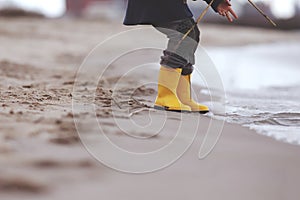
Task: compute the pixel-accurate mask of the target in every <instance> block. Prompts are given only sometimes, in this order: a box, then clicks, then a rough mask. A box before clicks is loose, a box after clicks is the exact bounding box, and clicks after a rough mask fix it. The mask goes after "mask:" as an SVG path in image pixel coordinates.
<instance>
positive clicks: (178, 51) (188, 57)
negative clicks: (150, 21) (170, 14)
mask: <svg viewBox="0 0 300 200" xmlns="http://www.w3.org/2000/svg"><path fill="white" fill-rule="evenodd" d="M194 24H195V21H194V19H192V18H187V19H184V20H178V21H174V22H171V23H169V24H164V25H157V26H155V28H156V29H157V30H159V31H160V32H162V33H164V34H165V35H166V36H167V37H168V38H169V41H168V47H167V49H166V50H165V51H164V52H163V56H162V57H161V64H162V65H163V66H167V67H170V68H182V69H183V73H184V74H191V73H192V71H193V67H192V66H193V65H194V64H195V56H194V54H195V51H196V49H197V46H198V43H199V40H200V39H199V38H200V31H199V29H198V27H197V26H194ZM193 26H194V29H193V30H192V31H191V33H190V34H189V35H188V37H187V38H186V39H185V40H183V41H181V39H182V37H183V36H184V35H185V34H186V33H187V32H188V31H189V30H190V29H191V28H192V27H193ZM180 41H181V42H180ZM179 43H180V45H178V44H179Z"/></svg>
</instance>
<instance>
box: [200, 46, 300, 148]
mask: <svg viewBox="0 0 300 200" xmlns="http://www.w3.org/2000/svg"><path fill="white" fill-rule="evenodd" d="M205 49H206V51H207V53H208V55H209V56H210V58H211V59H212V61H213V62H214V64H215V66H216V68H217V70H218V72H219V74H220V77H221V79H222V82H223V85H224V89H225V92H226V103H225V104H226V105H225V106H226V115H225V116H218V114H215V117H216V118H218V117H224V118H225V119H226V121H227V122H230V123H237V124H242V125H244V126H247V127H250V128H251V129H254V130H255V131H256V132H258V133H260V134H263V135H266V136H271V137H273V138H275V139H277V140H280V141H285V142H289V143H292V144H298V145H300V43H275V44H260V45H251V46H243V47H222V48H205ZM197 62H200V61H199V60H198V61H197ZM194 81H195V82H198V83H199V84H201V83H202V81H201V80H199V77H196V78H195V80H194ZM202 92H203V93H207V91H202Z"/></svg>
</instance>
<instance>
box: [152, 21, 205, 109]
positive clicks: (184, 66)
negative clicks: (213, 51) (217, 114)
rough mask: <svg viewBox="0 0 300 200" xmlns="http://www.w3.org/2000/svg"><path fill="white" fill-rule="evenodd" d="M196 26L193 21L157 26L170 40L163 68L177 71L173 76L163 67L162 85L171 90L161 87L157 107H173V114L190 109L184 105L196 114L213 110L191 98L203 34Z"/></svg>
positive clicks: (161, 74) (161, 72)
mask: <svg viewBox="0 0 300 200" xmlns="http://www.w3.org/2000/svg"><path fill="white" fill-rule="evenodd" d="M194 25H195V21H194V20H193V19H192V18H189V19H184V20H179V21H175V22H172V23H169V24H168V25H160V26H155V28H156V29H157V30H159V31H160V32H162V33H164V34H166V35H167V37H168V38H169V42H168V47H167V49H166V50H165V51H164V52H163V56H162V57H161V65H162V66H164V67H168V68H173V70H174V71H173V75H172V73H166V70H167V69H165V68H164V67H162V68H161V71H160V76H159V85H160V84H161V83H162V82H163V83H164V84H165V85H166V86H167V87H168V90H166V89H165V88H164V87H162V86H159V91H158V97H157V99H156V107H157V106H158V107H157V108H160V107H161V106H162V107H168V108H172V110H173V111H174V110H184V109H185V110H187V109H186V108H184V106H183V105H186V106H189V107H190V109H191V111H194V112H200V113H207V112H208V111H209V109H208V107H207V106H205V105H201V104H198V103H197V102H195V101H194V100H193V99H192V95H191V74H192V72H193V70H194V68H193V65H194V64H195V52H196V50H197V47H198V44H199V41H200V31H199V29H198V27H197V26H194ZM192 27H194V28H193V29H192V31H191V32H190V34H189V35H188V37H187V38H186V39H184V40H183V41H182V38H183V36H184V35H185V34H186V33H187V32H188V31H189V30H190V29H191V28H192ZM169 70H171V69H169ZM176 73H177V75H176ZM164 74H165V75H164ZM160 88H163V89H160ZM175 90H176V92H175ZM168 91H171V92H168ZM182 104H183V105H182ZM174 105H175V106H174ZM169 110H170V109H169Z"/></svg>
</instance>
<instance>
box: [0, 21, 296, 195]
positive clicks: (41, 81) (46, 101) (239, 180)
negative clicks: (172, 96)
mask: <svg viewBox="0 0 300 200" xmlns="http://www.w3.org/2000/svg"><path fill="white" fill-rule="evenodd" d="M0 24H1V26H0V43H1V47H0V95H1V100H0V110H1V112H0V123H1V128H0V199H4V200H13V199H20V198H22V199H24V200H26V199H31V200H32V199H74V200H76V199H83V198H85V199H99V198H105V199H121V198H124V199H183V198H186V199H196V198H200V199H201V198H206V199H224V200H225V199H264V200H265V199H272V200H276V199H278V200H279V199H280V200H281V199H298V197H299V195H300V192H299V190H298V185H299V183H300V175H299V173H298V170H299V167H300V157H299V155H300V148H299V146H294V145H290V144H284V143H280V142H277V141H275V140H273V139H271V138H268V137H264V136H260V135H257V134H256V133H255V132H253V131H251V130H249V129H247V128H242V127H240V126H238V125H232V124H225V127H224V130H223V133H222V136H221V138H220V140H219V142H218V144H217V146H216V148H215V149H214V151H213V152H212V153H211V154H210V155H209V156H208V157H207V158H206V159H204V160H199V159H198V157H197V156H198V152H199V147H200V144H201V142H202V141H203V137H204V133H205V132H206V130H207V127H208V125H209V122H210V118H208V117H205V116H202V117H201V118H200V121H201V126H200V128H199V130H198V133H197V139H196V140H195V142H194V143H193V145H192V146H191V148H190V149H189V150H188V151H187V152H186V153H185V154H184V155H183V157H181V158H180V159H179V160H178V161H177V162H175V163H174V164H173V165H172V166H170V167H168V168H166V169H164V170H160V171H158V172H156V173H149V174H144V175H130V174H124V173H119V172H116V171H114V170H111V169H109V168H107V167H105V166H104V165H102V164H101V163H99V162H97V161H96V160H95V159H93V157H92V156H91V155H90V154H89V153H88V152H87V151H86V149H85V148H84V146H83V145H82V143H81V142H80V138H79V136H78V134H77V131H76V127H75V124H74V119H77V120H79V121H83V122H85V123H83V124H87V125H88V122H89V120H90V119H91V118H92V117H93V114H92V113H89V112H82V113H81V114H77V115H74V113H72V107H71V102H72V97H73V94H72V92H73V85H74V77H75V75H76V71H77V68H78V66H79V65H80V63H81V61H82V59H83V58H84V57H85V56H86V55H87V53H88V52H89V51H90V50H91V49H92V48H93V47H94V46H95V45H97V44H98V42H100V41H102V40H103V39H105V38H107V37H109V36H110V35H112V34H114V33H118V32H120V31H124V30H130V28H127V27H123V26H120V25H118V24H117V23H107V22H97V21H71V20H65V19H64V20H33V19H26V20H18V19H0ZM220 32H222V36H220ZM202 34H203V35H202V40H203V44H204V45H205V46H216V45H222V46H231V45H234V46H237V45H245V44H252V43H261V42H276V41H280V40H281V41H287V40H288V41H297V40H298V41H299V39H300V37H299V34H298V33H293V32H288V33H286V32H274V31H270V30H260V29H245V28H238V30H236V29H232V28H230V27H220V26H211V25H205V26H203V27H202ZM130 43H131V42H130V41H127V42H124V44H126V45H130ZM124 44H123V45H124ZM113 48H114V47H112V49H113ZM109 51H110V49H107V53H108V54H109ZM123 70H124V71H126V69H123ZM118 73H119V71H118V68H112V70H110V71H108V73H107V74H106V75H105V79H106V82H105V84H101V83H100V85H99V87H98V89H97V93H96V94H97V96H96V99H95V102H96V104H97V108H98V109H97V110H96V115H97V117H98V119H99V120H100V121H101V125H102V127H103V129H104V130H105V133H106V134H107V135H109V137H110V138H111V139H112V140H114V141H117V142H122V144H124V145H126V147H127V148H135V147H136V148H138V149H139V150H149V149H151V148H153V146H152V145H153V143H155V144H158V145H160V144H163V143H165V142H167V141H168V140H169V137H171V136H172V135H173V134H174V130H173V129H172V127H170V128H169V129H166V130H165V135H162V136H159V137H154V138H153V139H152V140H151V141H152V142H149V143H147V142H143V144H142V146H139V145H137V146H135V145H136V143H135V142H134V141H132V140H131V138H130V137H127V136H125V135H124V134H123V133H122V132H121V131H120V130H119V129H118V128H116V126H115V122H114V115H113V114H112V113H115V114H116V115H115V117H116V116H117V118H122V119H123V120H124V121H125V124H126V120H128V122H129V120H130V118H129V117H128V116H126V115H124V113H123V112H120V111H119V110H118V106H116V105H115V104H114V102H113V98H112V94H111V91H110V90H111V88H110V87H111V84H112V83H114V82H115V81H116V80H117V79H118V78H120V77H119V76H118V75H117V74H118ZM156 73H157V71H155V70H153V71H151V70H149V72H148V73H147V74H144V76H143V78H144V79H149V80H152V78H153V77H155V76H157V74H156ZM138 84H139V81H138V80H135V79H127V80H126V79H125V81H124V82H123V85H122V88H123V90H120V91H119V95H120V96H119V97H120V99H123V98H124V99H126V98H127V96H128V89H130V88H131V87H133V86H134V85H138ZM86 87H88V85H87V86H86ZM136 95H137V97H138V98H139V99H140V100H141V101H138V102H142V103H143V104H140V103H138V102H135V101H121V102H119V104H120V105H119V106H121V107H122V108H124V107H125V108H131V109H133V110H134V109H137V110H139V109H145V112H144V111H141V112H138V115H137V117H138V118H139V117H140V118H142V119H143V118H147V113H148V112H147V111H149V108H148V105H151V101H153V99H154V98H155V90H153V88H152V87H145V88H143V87H142V88H139V89H138V91H137V93H136ZM83 98H84V97H83ZM112 104H113V105H114V106H112ZM153 114H154V116H157V117H160V116H161V113H160V112H154V113H153ZM189 118H190V120H193V119H194V118H198V116H197V117H195V116H194V115H191V116H189ZM170 122H171V123H174V124H176V123H178V116H177V115H176V114H174V116H172V118H171V121H170ZM87 125H86V126H87ZM83 128H86V129H89V128H90V127H83ZM190 131H191V132H192V131H194V130H189V129H187V132H190ZM137 134H143V135H147V134H148V135H151V134H152V132H151V131H149V130H147V129H145V130H144V132H143V133H137ZM96 142H97V141H96ZM120 161H122V160H120Z"/></svg>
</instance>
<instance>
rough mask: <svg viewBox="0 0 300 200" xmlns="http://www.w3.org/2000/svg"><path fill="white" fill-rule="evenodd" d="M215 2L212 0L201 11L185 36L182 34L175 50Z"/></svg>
mask: <svg viewBox="0 0 300 200" xmlns="http://www.w3.org/2000/svg"><path fill="white" fill-rule="evenodd" d="M214 1H215V0H212V1H211V2H210V3H209V4H208V5H207V6H206V8H205V9H204V10H203V12H202V13H201V15H200V16H199V17H198V19H197V21H196V23H195V24H194V25H193V26H192V27H191V28H190V29H189V30H188V31H187V32H186V34H184V36H183V37H182V38H181V40H180V41H179V42H178V44H177V45H176V47H175V50H176V49H178V47H179V45H180V44H181V43H182V41H183V40H185V39H186V38H187V36H188V35H189V34H190V33H191V32H192V31H193V30H194V28H195V26H197V25H198V24H199V23H200V22H201V20H202V19H203V17H204V16H205V15H206V13H207V11H208V9H209V8H210V7H211V5H212V4H213V3H214Z"/></svg>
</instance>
